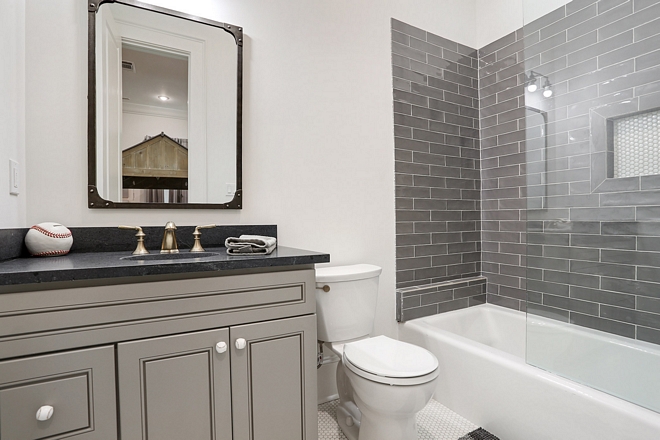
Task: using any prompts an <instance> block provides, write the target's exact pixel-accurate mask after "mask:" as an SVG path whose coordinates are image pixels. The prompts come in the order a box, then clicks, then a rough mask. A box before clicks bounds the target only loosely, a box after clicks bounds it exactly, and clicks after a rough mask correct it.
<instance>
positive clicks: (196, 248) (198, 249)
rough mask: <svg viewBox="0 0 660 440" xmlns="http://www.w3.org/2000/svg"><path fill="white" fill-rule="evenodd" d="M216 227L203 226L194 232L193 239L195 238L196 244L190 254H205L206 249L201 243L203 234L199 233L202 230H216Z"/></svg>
mask: <svg viewBox="0 0 660 440" xmlns="http://www.w3.org/2000/svg"><path fill="white" fill-rule="evenodd" d="M215 227H216V225H215V224H213V225H202V226H197V227H196V228H195V232H193V237H195V243H194V244H193V247H192V249H190V252H204V248H203V247H202V243H201V241H200V237H201V236H202V233H201V232H199V230H200V229H210V228H215Z"/></svg>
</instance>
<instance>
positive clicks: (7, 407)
mask: <svg viewBox="0 0 660 440" xmlns="http://www.w3.org/2000/svg"><path fill="white" fill-rule="evenodd" d="M99 284H100V283H99ZM40 287H41V286H40ZM48 287H49V286H43V287H42V288H41V289H39V290H26V291H24V292H10V293H5V294H2V296H1V297H0V440H14V439H16V440H18V439H20V440H26V439H46V438H48V439H49V440H54V439H60V438H72V439H73V438H75V439H76V440H78V439H81V440H97V439H98V440H113V439H116V438H121V439H122V440H183V439H185V440H197V439H204V440H316V438H317V417H316V415H317V412H316V315H315V311H316V305H315V297H314V289H315V278H314V270H313V267H311V266H302V267H296V268H295V269H292V268H288V269H287V268H262V269H258V270H257V269H255V270H241V271H236V272H233V273H226V272H225V273H224V274H223V276H217V275H216V276H203V275H201V274H191V275H189V276H187V277H186V278H183V279H182V278H177V279H168V278H167V277H166V276H163V277H160V278H159V277H152V278H151V279H146V280H145V279H133V280H122V282H121V283H116V284H107V285H103V284H100V285H89V286H80V285H77V284H76V283H68V284H66V283H65V284H62V285H58V286H56V287H58V288H57V289H55V288H54V287H52V288H50V289H49V288H48ZM218 343H224V345H222V344H220V345H218ZM52 402H55V404H53V403H52ZM41 406H53V407H54V408H55V410H54V415H53V416H52V419H51V420H46V421H40V422H37V420H36V418H35V413H36V411H37V409H39V408H40V407H41ZM118 434H119V436H118Z"/></svg>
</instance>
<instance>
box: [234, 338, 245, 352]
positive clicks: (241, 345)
mask: <svg viewBox="0 0 660 440" xmlns="http://www.w3.org/2000/svg"><path fill="white" fill-rule="evenodd" d="M246 345H247V342H245V339H243V338H238V339H236V348H238V349H239V350H243V349H244V348H245V346H246Z"/></svg>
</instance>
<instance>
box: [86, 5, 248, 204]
mask: <svg viewBox="0 0 660 440" xmlns="http://www.w3.org/2000/svg"><path fill="white" fill-rule="evenodd" d="M126 3H127V4H121V3H117V2H110V3H104V4H102V5H101V6H100V7H99V9H98V11H97V12H96V16H95V32H94V33H95V51H96V62H95V70H96V72H95V77H96V146H95V153H96V154H95V155H96V163H95V165H94V166H95V171H96V182H95V184H96V190H97V191H98V195H99V196H100V197H101V198H103V199H105V200H109V201H111V202H114V203H113V204H116V203H119V202H123V203H127V204H145V203H146V204H155V203H157V204H205V203H211V204H223V203H228V202H230V201H232V200H235V195H236V192H237V190H239V191H240V182H241V179H240V174H238V173H237V170H239V171H240V158H239V157H238V155H237V153H238V152H240V144H239V142H240V137H239V133H238V128H237V127H238V122H239V118H238V112H239V111H240V104H239V102H238V99H239V96H240V95H239V90H238V88H239V78H240V72H241V70H240V65H239V62H240V59H239V47H238V45H237V40H236V38H235V37H234V35H233V34H232V33H230V32H228V31H227V30H226V29H224V28H223V26H229V25H224V24H222V23H214V22H209V21H206V20H203V19H198V20H200V21H195V17H188V16H185V15H184V14H178V13H174V14H178V15H180V16H171V15H168V14H167V13H166V12H170V13H172V11H168V10H164V9H161V8H157V7H152V8H151V9H149V10H148V9H142V7H135V6H132V5H131V3H132V2H130V1H127V2H126ZM141 5H143V4H141ZM143 6H144V5H143ZM237 67H238V69H237ZM90 184H92V182H90ZM90 205H91V204H90ZM92 207H94V206H92ZM120 207H122V206H120ZM221 207H225V206H221ZM238 207H240V205H239V206H238Z"/></svg>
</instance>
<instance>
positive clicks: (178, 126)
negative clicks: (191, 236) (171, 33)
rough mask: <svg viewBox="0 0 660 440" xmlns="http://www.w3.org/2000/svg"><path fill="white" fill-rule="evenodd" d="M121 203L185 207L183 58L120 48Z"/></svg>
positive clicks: (185, 80)
mask: <svg viewBox="0 0 660 440" xmlns="http://www.w3.org/2000/svg"><path fill="white" fill-rule="evenodd" d="M121 122H122V124H121V126H122V132H121V150H122V201H123V202H130V203H139V202H161V203H187V202H188V57H187V56H185V55H180V54H177V53H173V52H167V51H164V50H158V49H152V48H149V47H143V46H139V45H135V44H128V43H123V44H122V121H121Z"/></svg>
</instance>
